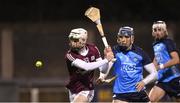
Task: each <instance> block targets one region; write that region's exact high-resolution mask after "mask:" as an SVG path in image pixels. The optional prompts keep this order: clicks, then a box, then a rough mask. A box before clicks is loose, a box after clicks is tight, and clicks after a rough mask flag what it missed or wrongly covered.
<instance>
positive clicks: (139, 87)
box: [136, 81, 145, 92]
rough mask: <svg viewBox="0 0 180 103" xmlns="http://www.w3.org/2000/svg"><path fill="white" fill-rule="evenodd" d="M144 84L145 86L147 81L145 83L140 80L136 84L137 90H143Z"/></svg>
mask: <svg viewBox="0 0 180 103" xmlns="http://www.w3.org/2000/svg"><path fill="white" fill-rule="evenodd" d="M144 86H145V83H144V82H143V81H140V82H138V83H137V84H136V89H137V91H138V92H139V91H141V90H142V89H143V88H144Z"/></svg>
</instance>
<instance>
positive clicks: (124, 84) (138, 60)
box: [113, 45, 152, 93]
mask: <svg viewBox="0 0 180 103" xmlns="http://www.w3.org/2000/svg"><path fill="white" fill-rule="evenodd" d="M113 52H114V55H115V58H116V61H115V62H114V64H113V68H114V75H116V76H117V78H116V79H115V81H114V86H113V93H130V92H137V89H136V86H135V85H136V83H137V82H140V81H141V80H142V79H143V66H144V65H147V64H149V63H151V62H152V61H151V59H150V58H149V56H148V55H147V54H146V53H145V52H144V51H143V50H142V49H141V48H139V47H137V46H135V45H133V46H132V49H131V50H129V51H124V50H123V49H122V48H121V47H120V46H118V45H116V46H114V47H113Z"/></svg>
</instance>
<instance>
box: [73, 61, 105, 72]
mask: <svg viewBox="0 0 180 103" xmlns="http://www.w3.org/2000/svg"><path fill="white" fill-rule="evenodd" d="M106 63H108V60H107V59H103V60H100V61H96V62H89V63H87V62H85V61H83V60H81V59H76V60H74V61H73V62H72V65H73V66H76V67H78V68H80V69H83V70H86V71H90V70H94V69H97V68H99V67H100V66H102V65H105V64H106Z"/></svg>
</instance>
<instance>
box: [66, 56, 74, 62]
mask: <svg viewBox="0 0 180 103" xmlns="http://www.w3.org/2000/svg"><path fill="white" fill-rule="evenodd" d="M66 56H67V58H68V59H69V60H70V61H74V60H75V58H74V57H73V56H72V55H71V54H67V55H66Z"/></svg>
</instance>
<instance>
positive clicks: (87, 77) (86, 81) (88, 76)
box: [65, 44, 100, 93]
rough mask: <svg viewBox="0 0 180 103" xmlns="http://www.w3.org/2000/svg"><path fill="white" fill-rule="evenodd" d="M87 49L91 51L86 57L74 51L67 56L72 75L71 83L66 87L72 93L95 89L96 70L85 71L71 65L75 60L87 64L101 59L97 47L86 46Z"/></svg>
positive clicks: (70, 51)
mask: <svg viewBox="0 0 180 103" xmlns="http://www.w3.org/2000/svg"><path fill="white" fill-rule="evenodd" d="M86 48H87V49H89V51H88V53H87V55H85V56H82V55H80V54H79V53H78V52H76V51H72V50H69V51H68V52H67V54H66V56H65V60H66V64H67V68H68V71H69V75H70V81H69V83H68V84H67V85H66V87H67V88H68V89H69V90H70V91H71V92H72V93H78V92H80V91H82V90H92V89H94V85H93V80H94V70H92V71H85V70H82V69H79V68H77V67H75V66H72V65H71V64H72V62H73V61H74V60H75V59H81V60H83V61H85V62H94V61H95V60H96V59H97V58H100V53H99V50H98V48H97V47H96V46H95V45H92V44H86Z"/></svg>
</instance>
